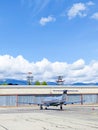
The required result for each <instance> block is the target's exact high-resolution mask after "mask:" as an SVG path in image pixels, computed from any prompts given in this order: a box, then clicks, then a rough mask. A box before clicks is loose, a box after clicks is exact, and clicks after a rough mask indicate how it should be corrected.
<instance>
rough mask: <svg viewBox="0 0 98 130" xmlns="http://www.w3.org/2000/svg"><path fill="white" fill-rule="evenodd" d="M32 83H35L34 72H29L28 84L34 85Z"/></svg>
mask: <svg viewBox="0 0 98 130" xmlns="http://www.w3.org/2000/svg"><path fill="white" fill-rule="evenodd" d="M32 82H33V75H32V72H28V76H27V84H28V85H32Z"/></svg>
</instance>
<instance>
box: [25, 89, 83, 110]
mask: <svg viewBox="0 0 98 130" xmlns="http://www.w3.org/2000/svg"><path fill="white" fill-rule="evenodd" d="M67 91H68V90H64V91H63V94H62V96H60V97H59V98H58V97H57V98H56V99H55V98H52V99H50V100H49V99H47V100H43V101H41V103H25V104H29V105H31V104H36V105H38V106H40V110H42V109H43V106H45V109H47V107H49V106H60V110H62V109H63V105H67V104H74V103H80V102H81V101H75V102H67V101H66V98H67ZM23 104H24V103H23Z"/></svg>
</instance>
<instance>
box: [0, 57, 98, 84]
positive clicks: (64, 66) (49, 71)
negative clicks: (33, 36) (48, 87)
mask: <svg viewBox="0 0 98 130" xmlns="http://www.w3.org/2000/svg"><path fill="white" fill-rule="evenodd" d="M28 72H32V74H33V76H34V81H35V80H39V81H44V80H45V81H56V78H57V76H58V75H62V76H64V80H65V83H73V82H88V83H89V82H98V61H91V62H90V64H88V65H86V64H85V61H84V60H83V59H79V60H77V61H75V62H74V63H72V64H68V63H67V62H50V61H49V60H48V59H46V58H44V59H42V60H41V61H38V62H35V63H34V62H29V61H28V60H26V59H24V58H23V56H21V55H19V56H17V57H13V56H10V55H1V56H0V79H6V78H13V79H23V80H26V77H27V74H28Z"/></svg>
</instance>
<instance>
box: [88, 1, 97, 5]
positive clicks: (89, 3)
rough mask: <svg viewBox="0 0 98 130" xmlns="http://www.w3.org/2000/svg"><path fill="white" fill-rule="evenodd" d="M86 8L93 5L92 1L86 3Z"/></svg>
mask: <svg viewBox="0 0 98 130" xmlns="http://www.w3.org/2000/svg"><path fill="white" fill-rule="evenodd" d="M86 4H87V5H88V6H92V5H95V4H94V3H93V2H92V1H89V2H87V3H86Z"/></svg>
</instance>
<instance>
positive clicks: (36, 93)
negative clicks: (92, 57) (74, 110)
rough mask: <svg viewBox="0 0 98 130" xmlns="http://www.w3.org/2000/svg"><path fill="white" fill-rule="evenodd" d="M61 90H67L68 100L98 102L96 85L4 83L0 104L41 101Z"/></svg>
mask: <svg viewBox="0 0 98 130" xmlns="http://www.w3.org/2000/svg"><path fill="white" fill-rule="evenodd" d="M63 90H68V96H67V100H68V101H81V104H83V103H85V104H88V103H98V86H57V85H56V86H49V85H48V86H42V85H40V86H34V85H32V86H31V85H30V86H27V85H24V86H22V85H16V86H15V85H11V86H7V85H6V86H5V85H4V86H0V106H19V105H21V104H22V102H27V103H29V102H41V101H42V100H44V98H45V97H46V96H50V97H51V96H58V95H61V94H62V93H63ZM84 100H85V102H84ZM20 103H21V104H20Z"/></svg>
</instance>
